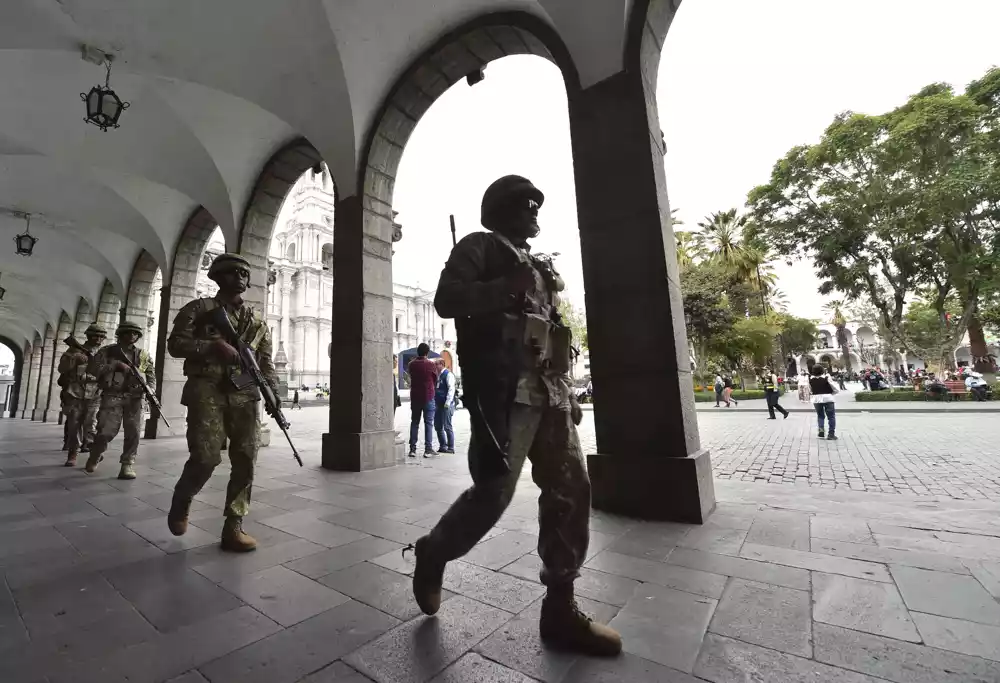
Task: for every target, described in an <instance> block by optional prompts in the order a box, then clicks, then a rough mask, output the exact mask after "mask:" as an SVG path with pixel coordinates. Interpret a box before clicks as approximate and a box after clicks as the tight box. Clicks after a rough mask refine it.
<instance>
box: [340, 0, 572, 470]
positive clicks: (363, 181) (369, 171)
mask: <svg viewBox="0 0 1000 683" xmlns="http://www.w3.org/2000/svg"><path fill="white" fill-rule="evenodd" d="M524 54H532V55H536V56H539V57H542V58H544V59H548V60H550V61H552V62H554V63H555V64H556V65H557V66H559V67H560V69H561V70H562V72H563V78H564V80H565V82H566V87H567V90H570V91H572V90H575V89H577V88H578V87H579V85H578V84H579V78H578V76H577V73H576V68H575V66H574V64H573V62H572V59H571V58H570V57H569V53H568V51H567V50H566V49H565V46H564V45H563V44H562V42H561V41H560V40H559V38H558V37H557V36H556V35H555V34H554V33H553V32H552V30H551V29H550V27H549V26H548V25H546V24H545V23H544V22H542V21H540V20H538V19H537V18H535V17H533V16H530V15H527V14H522V13H518V12H512V13H500V14H492V15H487V16H484V17H480V18H479V19H476V20H473V21H472V22H470V23H468V24H466V25H464V26H462V27H460V28H458V29H457V30H455V31H453V32H451V33H449V34H447V35H445V36H443V37H442V38H441V39H440V40H439V41H437V42H436V43H435V44H434V45H433V46H431V47H430V49H428V50H427V51H426V52H425V53H424V54H423V55H422V56H421V57H420V58H418V59H417V60H415V61H414V63H413V64H412V65H411V66H410V68H409V69H408V70H407V71H406V72H405V73H404V74H403V75H402V76H401V77H400V78H399V80H398V81H397V82H396V83H395V84H394V86H393V87H392V88H391V90H390V91H389V94H388V96H387V97H386V99H385V101H384V102H383V105H382V107H381V109H380V111H379V113H378V115H377V117H376V118H375V122H374V125H373V126H372V127H371V129H370V130H369V132H368V134H367V137H366V142H365V148H364V149H365V151H364V155H363V157H362V158H363V159H364V162H363V165H362V166H361V168H360V169H359V171H358V185H357V188H356V194H355V195H354V196H350V197H346V198H344V199H343V200H342V201H339V202H338V203H337V208H336V214H337V226H336V230H335V231H334V243H333V271H334V273H335V278H334V287H333V331H332V337H333V339H332V354H333V355H334V356H336V357H338V358H344V359H349V362H345V363H343V364H340V365H338V373H337V376H335V377H331V387H332V388H333V391H332V392H331V411H330V431H329V433H327V434H324V435H323V466H324V467H326V468H329V469H339V470H349V471H359V470H367V469H373V468H377V467H386V466H391V465H393V464H395V459H394V453H393V451H394V449H393V442H394V440H395V430H394V429H393V413H394V406H393V400H394V399H393V392H392V385H393V380H392V371H393V362H392V243H393V242H394V241H397V240H398V239H399V237H400V235H399V229H398V225H396V223H395V221H394V220H393V210H392V197H393V189H394V185H395V179H396V173H397V171H398V168H399V162H400V160H401V159H402V156H403V149H404V148H405V146H406V143H407V141H408V140H409V139H410V135H411V134H412V133H413V131H414V129H415V128H416V125H417V123H418V121H419V120H420V118H421V117H422V116H423V115H424V114H425V113H426V112H427V110H428V109H429V108H430V106H431V105H432V104H433V103H434V101H435V100H436V99H437V98H438V97H440V96H441V95H442V94H443V93H444V92H445V91H446V90H448V88H450V87H451V86H453V85H454V84H456V83H458V82H459V81H461V80H462V79H463V78H465V77H466V76H468V75H470V74H476V73H479V71H480V70H481V69H483V68H484V67H485V66H486V65H488V64H489V63H490V62H492V61H494V60H497V59H500V58H502V57H506V56H509V55H524ZM338 396H344V397H349V400H344V401H342V402H339V403H337V398H336V397H338ZM335 404H336V405H335Z"/></svg>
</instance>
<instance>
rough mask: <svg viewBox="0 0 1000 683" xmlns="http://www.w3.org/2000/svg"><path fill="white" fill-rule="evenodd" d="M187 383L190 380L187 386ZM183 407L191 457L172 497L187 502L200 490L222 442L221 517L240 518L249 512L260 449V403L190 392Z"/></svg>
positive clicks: (235, 396)
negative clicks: (225, 466) (225, 461)
mask: <svg viewBox="0 0 1000 683" xmlns="http://www.w3.org/2000/svg"><path fill="white" fill-rule="evenodd" d="M190 381H191V380H189V382H190ZM192 393H196V398H194V399H193V400H191V401H189V402H188V404H187V408H188V414H187V442H188V451H189V452H190V457H188V461H187V462H186V463H185V464H184V471H183V472H182V473H181V478H180V479H179V480H178V481H177V486H175V487H174V496H175V497H176V498H181V499H186V500H190V499H192V498H194V497H195V496H196V495H198V493H199V492H200V491H201V489H202V487H204V486H205V483H206V482H208V479H209V477H211V476H212V472H213V471H214V470H215V468H216V467H217V466H218V465H219V464H220V463H222V452H221V451H222V446H223V444H225V443H226V441H227V439H228V441H229V443H228V449H227V452H228V454H229V462H230V465H231V467H232V469H231V471H230V474H229V486H228V487H226V505H225V507H224V508H223V514H224V515H225V516H226V517H244V516H245V515H246V514H247V513H248V512H249V511H250V494H251V490H252V488H253V471H254V463H255V462H256V461H257V449H258V448H259V446H260V417H259V416H258V413H257V411H258V409H259V405H260V403H259V401H257V400H253V399H252V398H249V397H247V396H246V395H241V394H229V395H227V394H223V393H217V392H211V391H201V392H192Z"/></svg>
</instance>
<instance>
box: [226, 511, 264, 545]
mask: <svg viewBox="0 0 1000 683" xmlns="http://www.w3.org/2000/svg"><path fill="white" fill-rule="evenodd" d="M221 545H222V549H223V550H228V551H230V552H233V553H248V552H250V551H251V550H256V549H257V541H255V540H254V538H253V536H251V535H250V534H248V533H247V532H245V531H243V518H242V517H226V524H225V526H223V527H222V543H221Z"/></svg>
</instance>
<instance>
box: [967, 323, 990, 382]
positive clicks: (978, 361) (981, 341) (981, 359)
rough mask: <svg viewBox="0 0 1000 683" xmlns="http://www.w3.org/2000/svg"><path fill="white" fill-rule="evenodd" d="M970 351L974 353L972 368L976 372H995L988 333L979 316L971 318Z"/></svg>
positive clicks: (969, 330)
mask: <svg viewBox="0 0 1000 683" xmlns="http://www.w3.org/2000/svg"><path fill="white" fill-rule="evenodd" d="M968 332H969V353H970V354H971V355H972V369H973V370H975V371H976V372H993V362H992V361H991V360H990V357H989V354H990V352H989V348H988V347H987V346H986V333H985V332H984V331H983V324H982V323H981V322H979V317H978V316H975V315H974V316H972V317H971V318H969V329H968Z"/></svg>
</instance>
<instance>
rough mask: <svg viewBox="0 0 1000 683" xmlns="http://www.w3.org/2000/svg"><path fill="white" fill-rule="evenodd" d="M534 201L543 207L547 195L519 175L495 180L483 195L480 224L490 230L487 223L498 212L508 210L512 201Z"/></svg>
mask: <svg viewBox="0 0 1000 683" xmlns="http://www.w3.org/2000/svg"><path fill="white" fill-rule="evenodd" d="M521 197H524V198H527V199H533V200H535V201H536V202H538V205H539V206H541V205H542V202H544V201H545V195H544V194H542V191H541V190H539V189H538V188H537V187H535V186H534V185H533V184H532V182H531V181H530V180H528V179H527V178H524V177H521V176H519V175H506V176H504V177H503V178H500V179H499V180H495V181H494V182H493V184H492V185H490V186H489V187H487V188H486V192H485V193H483V204H482V208H481V212H480V222H481V223H482V224H483V227H484V228H487V229H490V227H489V225H487V223H490V222H491V221H490V218H491V217H492V216H494V215H495V214H496V213H497V211H498V210H502V209H504V208H506V207H507V206H508V205H509V204H510V202H511V200H514V199H518V198H521Z"/></svg>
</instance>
